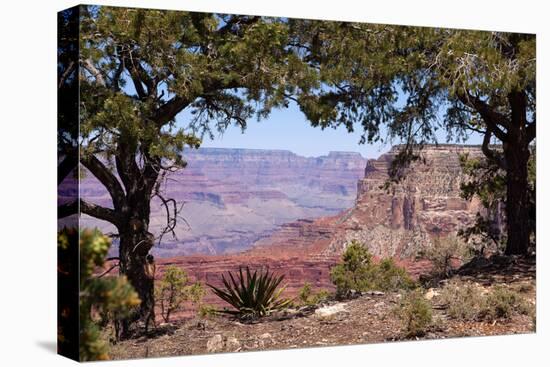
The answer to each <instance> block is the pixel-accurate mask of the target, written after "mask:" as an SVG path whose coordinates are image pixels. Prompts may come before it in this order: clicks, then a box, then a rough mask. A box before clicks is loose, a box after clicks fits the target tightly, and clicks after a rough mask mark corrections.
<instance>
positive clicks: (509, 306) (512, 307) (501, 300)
mask: <svg viewBox="0 0 550 367" xmlns="http://www.w3.org/2000/svg"><path fill="white" fill-rule="evenodd" d="M532 313H533V306H532V305H531V304H530V303H529V302H527V301H526V300H525V299H524V298H523V297H522V296H521V295H520V294H519V293H517V292H515V291H512V290H510V289H508V288H506V287H505V286H502V285H497V286H495V287H494V289H493V290H492V292H490V293H489V294H488V295H487V297H486V301H485V309H484V316H485V319H488V320H496V319H501V318H502V319H508V318H510V317H512V316H513V315H514V314H519V315H531V314H532Z"/></svg>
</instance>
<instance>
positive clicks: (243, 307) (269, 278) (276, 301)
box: [208, 267, 291, 319]
mask: <svg viewBox="0 0 550 367" xmlns="http://www.w3.org/2000/svg"><path fill="white" fill-rule="evenodd" d="M228 276H229V279H226V278H225V276H224V275H222V282H223V284H224V286H225V289H220V288H217V287H215V286H213V285H210V284H208V286H209V287H210V288H211V289H212V291H213V292H214V294H216V295H217V296H218V297H220V298H221V299H222V300H224V301H225V302H227V303H229V304H230V305H231V306H232V307H233V308H235V310H228V309H224V310H220V311H218V312H222V313H227V314H230V315H235V316H238V317H240V318H243V319H246V318H257V317H263V316H267V315H269V314H270V313H271V312H273V311H275V310H280V309H284V308H287V307H288V306H289V305H290V303H291V300H289V299H285V298H282V297H281V293H282V292H283V290H284V289H285V287H279V285H280V284H281V282H282V281H283V279H284V275H280V276H278V277H277V276H275V275H274V274H273V273H271V272H269V270H265V271H263V272H260V273H258V271H257V270H255V271H254V273H251V272H250V269H249V268H248V267H246V271H245V274H243V269H242V268H240V269H239V272H238V273H237V274H236V275H233V274H232V273H231V272H229V273H228Z"/></svg>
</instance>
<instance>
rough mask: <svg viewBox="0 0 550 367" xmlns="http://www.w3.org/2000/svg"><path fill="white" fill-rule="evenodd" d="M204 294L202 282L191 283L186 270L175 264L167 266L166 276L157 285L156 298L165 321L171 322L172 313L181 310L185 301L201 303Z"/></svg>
mask: <svg viewBox="0 0 550 367" xmlns="http://www.w3.org/2000/svg"><path fill="white" fill-rule="evenodd" d="M204 294H205V290H204V287H203V286H202V284H201V283H199V282H197V283H194V284H189V277H188V276H187V273H186V272H185V270H183V269H180V268H178V267H177V266H174V265H170V266H167V267H166V270H165V271H164V276H163V277H162V279H161V280H160V281H159V282H158V283H157V285H156V287H155V299H156V301H157V302H158V304H159V306H160V311H161V316H162V318H163V319H164V321H165V322H170V316H171V315H172V313H174V312H175V311H177V310H179V309H180V308H181V306H182V304H183V303H184V302H186V301H191V302H193V303H199V302H200V301H201V299H202V297H203V296H204Z"/></svg>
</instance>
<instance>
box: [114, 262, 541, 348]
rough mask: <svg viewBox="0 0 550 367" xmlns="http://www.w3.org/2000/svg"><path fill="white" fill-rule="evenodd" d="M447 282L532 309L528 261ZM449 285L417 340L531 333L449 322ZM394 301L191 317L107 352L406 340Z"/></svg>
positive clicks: (513, 323) (512, 326)
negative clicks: (240, 316) (244, 317)
mask: <svg viewBox="0 0 550 367" xmlns="http://www.w3.org/2000/svg"><path fill="white" fill-rule="evenodd" d="M453 279H459V280H463V281H465V280H467V281H471V282H475V283H477V284H478V285H479V286H480V287H484V288H486V289H491V288H493V287H495V286H496V285H505V286H506V287H508V288H510V289H512V290H515V291H517V292H518V293H520V294H521V295H522V297H523V298H524V299H525V300H527V301H528V302H529V303H531V304H533V305H534V304H535V265H534V259H533V260H517V259H512V260H510V259H508V260H505V261H504V260H503V261H500V262H498V261H497V262H493V263H479V264H475V266H471V267H470V268H464V269H463V270H461V271H460V272H459V273H458V274H457V275H455V276H454V277H453ZM448 281H449V280H445V281H443V282H440V283H439V284H438V285H437V286H435V287H434V288H430V289H426V290H424V292H425V295H424V296H425V298H426V299H427V300H428V301H429V302H430V304H431V305H432V309H433V319H434V322H433V325H432V326H430V327H429V328H428V330H427V331H426V333H425V334H424V335H423V336H422V337H417V338H416V339H442V338H454V337H463V336H482V335H503V334H521V333H531V332H533V331H534V318H533V317H530V316H526V315H514V316H512V317H511V318H509V319H502V320H496V321H492V322H486V321H468V322H465V321H459V320H453V319H451V318H450V317H449V316H448V315H447V313H446V308H445V307H444V305H442V304H441V301H440V298H439V293H440V291H441V287H442V286H443V285H444V284H445V283H446V282H448ZM400 297H401V295H400V294H399V293H398V292H389V293H382V292H367V293H364V294H362V295H361V296H359V297H358V298H356V299H353V300H348V301H345V302H337V301H332V302H327V303H325V304H322V305H318V306H316V307H302V308H297V309H291V310H288V311H285V312H283V313H279V314H277V315H273V316H270V317H269V318H265V319H262V320H261V321H259V322H255V323H243V322H240V321H237V320H234V319H229V318H226V317H220V316H218V317H208V318H198V317H197V318H192V319H188V320H184V321H182V322H180V323H178V324H176V325H160V326H159V328H158V329H157V331H156V332H155V335H149V336H142V337H138V338H135V339H131V340H126V341H123V342H119V343H117V344H115V345H113V346H112V349H111V357H112V358H113V359H128V358H144V357H161V356H175V355H190V354H204V353H219V352H244V351H253V350H268V349H287V348H305V347H319V346H329V345H343V344H363V343H379V342H387V341H398V340H405V339H406V338H405V337H404V333H403V331H402V325H401V322H400V320H399V318H398V317H397V316H396V315H395V312H394V311H393V310H394V309H395V307H396V305H397V304H398V302H399V299H400Z"/></svg>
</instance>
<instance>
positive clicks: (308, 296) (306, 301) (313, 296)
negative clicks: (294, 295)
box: [298, 282, 330, 306]
mask: <svg viewBox="0 0 550 367" xmlns="http://www.w3.org/2000/svg"><path fill="white" fill-rule="evenodd" d="M329 297H330V293H329V292H328V291H327V290H325V289H321V290H320V291H319V292H317V293H315V292H313V291H312V289H311V284H310V283H309V282H305V283H304V286H303V287H302V288H301V289H300V292H299V293H298V298H299V299H300V301H301V302H302V304H303V305H308V306H312V305H316V304H318V303H321V302H323V301H326V300H327V299H328V298H329Z"/></svg>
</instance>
